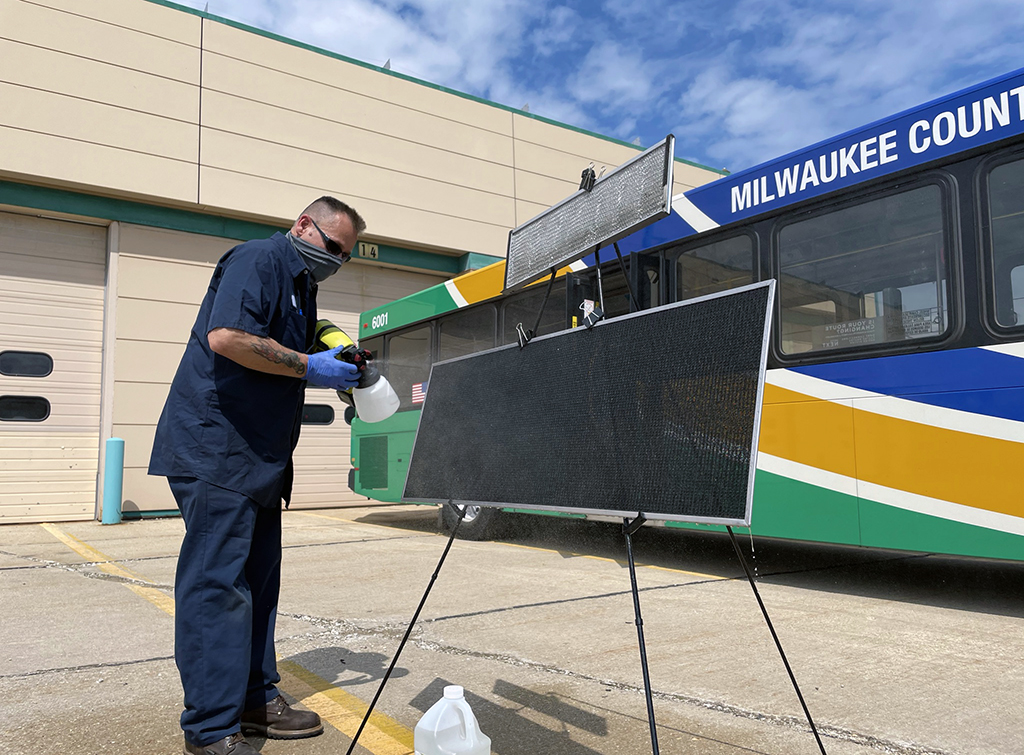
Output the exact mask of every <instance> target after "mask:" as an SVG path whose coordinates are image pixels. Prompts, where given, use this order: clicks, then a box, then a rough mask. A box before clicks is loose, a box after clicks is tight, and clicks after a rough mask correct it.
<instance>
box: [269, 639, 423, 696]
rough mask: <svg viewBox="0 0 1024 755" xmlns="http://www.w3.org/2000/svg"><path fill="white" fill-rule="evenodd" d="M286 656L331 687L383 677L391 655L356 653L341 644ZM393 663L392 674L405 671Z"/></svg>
mask: <svg viewBox="0 0 1024 755" xmlns="http://www.w3.org/2000/svg"><path fill="white" fill-rule="evenodd" d="M287 660H289V661H292V662H294V663H297V664H299V665H300V666H302V667H303V668H304V669H307V670H309V671H312V672H313V673H314V674H316V675H317V676H319V677H320V678H322V679H324V680H326V681H327V682H329V683H330V684H331V685H333V686H335V687H357V686H359V685H361V684H367V683H369V682H373V681H379V680H380V679H383V678H384V673H385V672H386V671H387V669H388V664H389V663H390V662H391V659H390V658H389V657H388V656H386V655H383V654H381V653H357V652H355V651H352V650H349V649H348V648H343V647H328V648H317V649H316V650H307V651H306V652H304V653H298V654H297V655H293V656H290V657H289V658H287ZM408 673H409V669H407V668H402V667H401V666H396V667H395V670H394V671H392V672H391V677H392V678H400V677H403V676H406V675H408Z"/></svg>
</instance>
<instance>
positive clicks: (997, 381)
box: [793, 349, 1024, 422]
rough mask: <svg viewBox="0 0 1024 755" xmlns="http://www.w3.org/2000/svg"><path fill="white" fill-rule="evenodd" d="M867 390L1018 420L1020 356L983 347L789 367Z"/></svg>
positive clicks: (1023, 399)
mask: <svg viewBox="0 0 1024 755" xmlns="http://www.w3.org/2000/svg"><path fill="white" fill-rule="evenodd" d="M793 372H798V373H800V374H803V375H808V376H810V377H815V378H820V379H821V380H828V381H829V382H832V383H839V384H840V385H847V386H850V387H851V388H859V389H860V390H864V391H871V392H872V393H880V394H883V395H887V396H898V397H899V398H905V399H909V400H911V401H918V402H920V403H923V404H930V405H933V406H942V407H946V408H948V409H957V410H959V411H965V412H972V413H975V414H984V415H986V416H990V417H1002V418H1004V419H1012V420H1016V421H1019V422H1024V390H1022V388H1024V359H1021V358H1019V357H1014V356H1010V355H1008V354H1000V353H998V352H994V351H988V350H986V349H957V350H955V351H936V352H929V353H925V354H907V355H903V356H893V357H879V358H877V359H860V360H857V361H854V362H837V363H834V364H817V365H810V366H807V367H795V368H793Z"/></svg>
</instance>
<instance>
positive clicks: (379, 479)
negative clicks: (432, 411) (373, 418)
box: [352, 409, 420, 503]
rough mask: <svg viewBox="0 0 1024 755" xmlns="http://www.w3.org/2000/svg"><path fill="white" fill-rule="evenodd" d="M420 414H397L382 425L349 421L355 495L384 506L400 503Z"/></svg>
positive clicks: (417, 410)
mask: <svg viewBox="0 0 1024 755" xmlns="http://www.w3.org/2000/svg"><path fill="white" fill-rule="evenodd" d="M419 420H420V410H419V409H413V410H410V411H405V412H397V413H396V414H394V415H392V416H391V417H388V418H387V419H386V420H384V421H383V422H374V423H372V424H371V423H369V422H363V421H362V420H360V419H358V418H357V419H354V420H352V466H354V467H355V469H356V474H355V492H356V493H358V494H359V495H364V496H366V497H367V498H373V499H374V500H377V501H385V502H388V503H397V502H398V501H400V500H401V499H402V492H403V491H404V489H405V475H406V473H407V472H408V470H409V456H410V454H412V444H413V441H414V440H415V439H416V427H417V425H418V424H419Z"/></svg>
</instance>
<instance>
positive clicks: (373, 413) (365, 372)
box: [313, 320, 400, 422]
mask: <svg viewBox="0 0 1024 755" xmlns="http://www.w3.org/2000/svg"><path fill="white" fill-rule="evenodd" d="M338 346H343V347H344V348H343V349H342V350H341V351H340V352H338V354H337V355H336V356H335V358H336V359H341V360H343V361H345V362H348V363H349V364H354V365H355V366H356V367H358V368H359V372H360V376H359V384H358V385H357V386H356V387H355V388H350V389H348V390H345V391H338V398H340V399H341V400H342V401H344V402H345V403H346V404H350V405H354V406H355V410H356V416H357V417H359V419H361V420H363V422H380V421H381V420H385V419H387V418H388V417H390V416H391V415H392V414H394V413H395V412H396V411H398V406H399V404H400V401H399V400H398V394H396V393H395V389H394V388H392V387H391V383H389V382H388V381H387V378H385V377H384V376H383V375H381V374H380V370H378V369H377V368H376V367H375V366H374V365H373V364H372V360H373V354H371V353H370V352H369V351H367V350H366V349H360V348H359V347H357V346H356V344H355V342H354V341H353V340H352V339H351V338H349V337H348V335H346V334H345V331H343V330H342V329H341V328H339V327H338V326H337V325H335V324H334V323H332V322H331V321H330V320H318V321H317V323H316V338H315V340H314V347H313V351H314V352H320V351H329V350H330V349H334V348H337V347H338Z"/></svg>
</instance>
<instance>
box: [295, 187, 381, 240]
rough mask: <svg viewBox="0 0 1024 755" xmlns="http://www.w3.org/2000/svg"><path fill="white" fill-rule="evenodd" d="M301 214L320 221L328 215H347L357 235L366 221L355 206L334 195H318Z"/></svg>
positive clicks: (362, 229) (364, 226)
mask: <svg viewBox="0 0 1024 755" xmlns="http://www.w3.org/2000/svg"><path fill="white" fill-rule="evenodd" d="M302 214H303V215H309V216H310V217H311V218H313V220H319V221H321V222H323V221H325V220H327V218H328V217H332V216H337V215H348V219H349V220H351V221H352V227H353V228H355V230H356V235H357V236H358V235H359V234H361V233H362V232H363V231H365V230H366V221H365V220H363V218H362V216H361V215H360V214H359V213H358V212H356V211H355V208H353V207H351V206H350V205H347V204H345V203H344V202H342V201H341V200H340V199H335V198H334V197H329V196H323V197H320V198H319V199H317V200H316V201H314V202H313V203H312V204H310V205H309V207H307V208H306V209H305V210H303V211H302Z"/></svg>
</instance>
